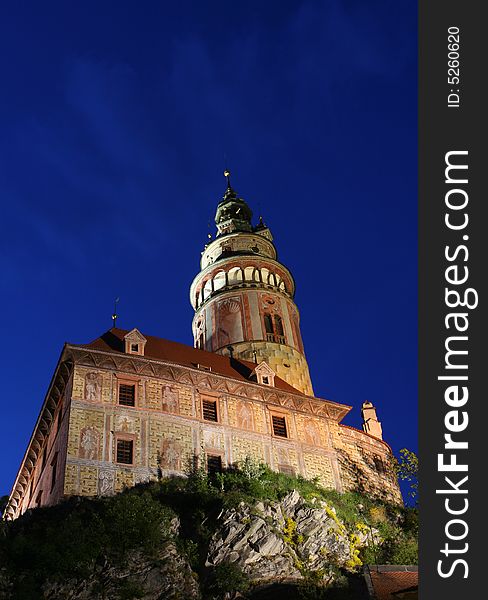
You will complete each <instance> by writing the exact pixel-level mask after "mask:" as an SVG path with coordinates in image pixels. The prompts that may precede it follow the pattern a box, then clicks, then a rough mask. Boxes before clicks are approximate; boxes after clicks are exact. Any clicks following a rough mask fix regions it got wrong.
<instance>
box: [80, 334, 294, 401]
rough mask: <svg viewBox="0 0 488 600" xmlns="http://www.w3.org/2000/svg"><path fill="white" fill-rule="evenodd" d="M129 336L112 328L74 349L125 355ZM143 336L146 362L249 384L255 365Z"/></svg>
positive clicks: (280, 383)
mask: <svg viewBox="0 0 488 600" xmlns="http://www.w3.org/2000/svg"><path fill="white" fill-rule="evenodd" d="M128 333H129V331H128V330H125V329H118V328H112V329H110V330H109V331H106V332H105V333H104V334H102V335H101V336H100V337H98V338H97V339H95V340H93V341H92V342H90V343H89V344H76V345H77V346H80V347H82V348H92V349H93V350H102V351H104V352H116V353H118V354H125V341H124V336H125V335H127V334H128ZM143 335H144V337H145V338H146V339H147V343H146V346H145V349H144V356H145V357H146V358H154V359H156V360H163V361H168V362H171V363H176V364H178V365H183V366H185V367H192V368H198V365H200V366H202V367H210V369H211V371H212V372H213V373H216V374H218V375H223V376H224V377H231V378H232V379H237V380H239V381H247V382H249V381H250V380H249V376H250V374H251V373H252V371H253V370H254V368H255V367H256V365H255V364H254V363H252V362H248V361H245V360H240V359H235V358H231V357H230V356H222V355H221V354H216V353H214V352H206V351H205V350H198V349H197V348H192V347H191V346H187V345H186V344H180V343H179V342H172V341H170V340H165V339H163V338H157V337H154V336H152V335H146V334H143ZM73 345H75V344H73ZM133 356H135V355H133ZM274 382H275V387H276V388H278V389H280V390H283V391H285V392H292V393H294V394H300V395H302V396H303V395H304V394H302V392H300V391H299V390H297V389H295V388H294V387H293V386H291V385H290V384H289V383H287V382H286V381H284V380H283V379H281V378H280V377H278V376H276V377H275V379H274ZM254 383H255V382H254Z"/></svg>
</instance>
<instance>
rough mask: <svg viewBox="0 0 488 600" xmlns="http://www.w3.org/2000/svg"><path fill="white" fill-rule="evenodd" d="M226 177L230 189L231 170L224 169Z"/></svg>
mask: <svg viewBox="0 0 488 600" xmlns="http://www.w3.org/2000/svg"><path fill="white" fill-rule="evenodd" d="M224 177H225V178H226V179H227V188H228V189H230V171H229V170H227V169H225V170H224Z"/></svg>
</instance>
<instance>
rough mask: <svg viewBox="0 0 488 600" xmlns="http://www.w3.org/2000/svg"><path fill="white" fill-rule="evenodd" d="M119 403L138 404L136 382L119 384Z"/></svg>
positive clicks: (125, 404) (123, 404)
mask: <svg viewBox="0 0 488 600" xmlns="http://www.w3.org/2000/svg"><path fill="white" fill-rule="evenodd" d="M119 404H121V405H122V406H135V405H136V386H135V385H134V384H128V383H121V384H120V385H119Z"/></svg>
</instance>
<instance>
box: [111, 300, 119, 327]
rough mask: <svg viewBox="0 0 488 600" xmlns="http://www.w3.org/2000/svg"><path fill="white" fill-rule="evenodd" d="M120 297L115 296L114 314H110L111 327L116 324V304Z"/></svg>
mask: <svg viewBox="0 0 488 600" xmlns="http://www.w3.org/2000/svg"><path fill="white" fill-rule="evenodd" d="M119 300H120V298H115V302H114V314H113V315H112V327H115V326H116V323H117V317H118V315H117V304H118V303H119Z"/></svg>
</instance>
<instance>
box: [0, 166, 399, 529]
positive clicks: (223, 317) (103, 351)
mask: <svg viewBox="0 0 488 600" xmlns="http://www.w3.org/2000/svg"><path fill="white" fill-rule="evenodd" d="M226 176H227V189H226V191H225V193H224V196H223V198H222V200H221V202H220V203H219V204H218V207H217V213H216V217H215V222H216V225H217V236H216V238H215V240H210V241H209V243H208V244H207V245H206V247H205V249H204V251H203V253H202V258H201V270H200V272H199V273H198V274H197V276H196V277H195V279H194V281H193V283H192V285H191V289H190V300H191V303H192V306H193V308H194V310H195V315H194V318H193V326H192V328H193V336H194V347H191V346H186V345H184V344H180V343H177V342H171V341H168V340H165V339H161V338H157V337H153V336H150V335H147V334H142V333H141V332H140V331H139V330H138V329H137V328H134V329H132V330H131V331H127V330H122V329H119V328H117V327H115V326H114V327H113V328H112V329H110V330H109V331H107V332H105V333H103V334H102V335H101V336H100V337H98V338H97V339H95V340H94V341H92V342H90V343H88V344H69V343H67V344H65V345H64V347H63V349H62V352H61V356H60V359H59V362H58V364H57V367H56V370H55V372H54V375H53V378H52V381H51V384H50V387H49V390H48V392H47V395H46V398H45V400H44V403H43V405H42V408H41V412H40V414H39V417H38V420H37V422H36V424H35V427H34V432H33V434H32V437H31V439H30V442H29V445H28V447H27V450H26V452H25V455H24V458H23V460H22V463H21V465H20V468H19V471H18V475H17V477H16V480H15V483H14V485H13V489H12V492H11V494H10V497H9V500H8V504H7V507H6V510H5V514H4V517H5V518H7V519H15V518H16V517H18V516H19V515H20V514H22V513H23V512H25V511H26V510H27V509H31V508H35V507H38V506H47V505H51V504H55V503H57V502H60V501H61V500H62V499H63V498H65V497H68V496H72V495H83V496H96V495H107V494H112V493H115V492H118V491H121V490H122V489H124V487H127V486H133V485H136V484H137V483H140V482H145V481H149V480H151V479H156V478H158V477H161V476H170V475H184V474H185V472H187V467H188V465H189V464H190V462H192V461H194V460H195V457H198V460H199V461H204V463H203V464H205V465H206V467H207V468H208V470H209V471H218V470H221V469H223V468H225V467H228V466H231V465H235V464H239V463H242V462H243V461H244V460H245V459H246V457H250V458H252V459H254V460H257V461H261V462H265V463H267V464H268V465H269V466H270V467H271V468H273V469H275V470H279V471H282V472H284V473H290V474H300V475H302V476H303V477H306V478H317V479H318V481H319V482H320V483H321V484H322V485H323V486H325V487H328V488H332V489H336V490H338V491H339V492H343V491H347V490H359V491H363V492H367V493H368V494H370V495H373V496H376V497H378V498H382V499H385V500H389V501H391V502H395V503H401V501H402V500H401V494H400V490H399V486H398V481H397V478H396V475H395V472H394V469H393V455H392V452H391V449H390V447H389V446H388V444H387V443H386V442H385V441H383V439H382V430H381V424H380V423H379V421H378V419H377V416H376V409H375V407H374V406H373V404H372V403H371V402H365V403H364V404H363V408H362V414H363V421H364V424H363V430H359V429H355V428H353V427H348V426H345V425H343V424H342V423H341V421H342V420H343V418H344V417H345V416H346V415H347V413H348V412H349V411H350V410H351V407H350V406H346V405H344V404H339V403H337V402H332V401H329V400H325V399H322V398H318V397H316V396H315V395H314V391H313V388H312V382H311V380H310V374H309V369H308V365H307V360H306V358H305V354H304V348H303V342H302V339H301V334H300V319H299V313H298V308H297V306H296V304H295V302H294V299H293V298H294V293H295V282H294V280H293V277H292V275H291V273H290V271H289V270H288V269H287V268H286V267H285V266H284V265H282V264H281V263H280V262H279V261H278V259H277V253H276V249H275V246H274V244H273V237H272V235H271V232H270V230H269V229H268V227H267V226H266V225H265V224H264V223H263V221H262V219H260V220H259V223H258V225H256V226H253V225H252V213H251V210H250V208H249V206H248V205H247V203H246V202H245V201H244V200H243V199H242V198H239V196H238V195H237V193H236V191H235V190H234V189H233V188H232V186H231V184H230V176H229V173H228V172H226Z"/></svg>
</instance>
